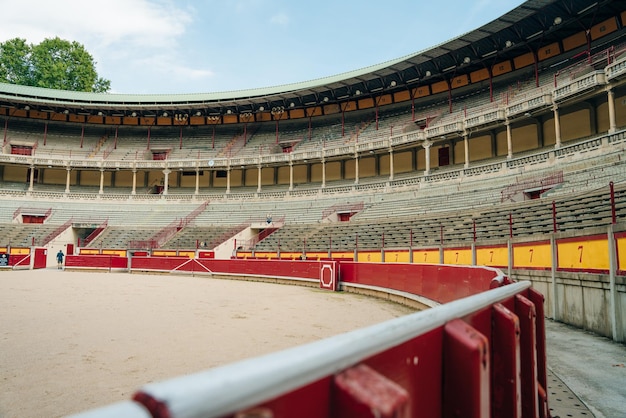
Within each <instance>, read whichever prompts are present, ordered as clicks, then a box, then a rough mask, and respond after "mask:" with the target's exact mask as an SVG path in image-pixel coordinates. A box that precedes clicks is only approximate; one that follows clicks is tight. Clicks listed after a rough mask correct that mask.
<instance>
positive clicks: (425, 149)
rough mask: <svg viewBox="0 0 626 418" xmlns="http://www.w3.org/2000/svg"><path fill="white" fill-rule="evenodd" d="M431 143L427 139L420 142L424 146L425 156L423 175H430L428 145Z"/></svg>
mask: <svg viewBox="0 0 626 418" xmlns="http://www.w3.org/2000/svg"><path fill="white" fill-rule="evenodd" d="M432 145H433V144H432V142H430V141H428V140H427V139H426V140H424V143H422V147H424V151H425V157H426V169H425V170H424V175H425V176H429V175H430V147H431V146H432Z"/></svg>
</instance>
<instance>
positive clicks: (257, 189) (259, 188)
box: [256, 164, 262, 193]
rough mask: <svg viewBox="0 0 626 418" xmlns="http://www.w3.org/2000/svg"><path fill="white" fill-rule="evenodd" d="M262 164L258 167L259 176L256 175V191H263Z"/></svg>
mask: <svg viewBox="0 0 626 418" xmlns="http://www.w3.org/2000/svg"><path fill="white" fill-rule="evenodd" d="M261 169H262V167H261V165H260V164H259V166H258V167H257V176H256V192H257V193H261Z"/></svg>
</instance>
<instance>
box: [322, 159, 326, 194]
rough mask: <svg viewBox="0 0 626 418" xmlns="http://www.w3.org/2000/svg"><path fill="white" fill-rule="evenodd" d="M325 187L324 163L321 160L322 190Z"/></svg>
mask: <svg viewBox="0 0 626 418" xmlns="http://www.w3.org/2000/svg"><path fill="white" fill-rule="evenodd" d="M324 187H326V161H325V160H324V159H322V189H323V188H324Z"/></svg>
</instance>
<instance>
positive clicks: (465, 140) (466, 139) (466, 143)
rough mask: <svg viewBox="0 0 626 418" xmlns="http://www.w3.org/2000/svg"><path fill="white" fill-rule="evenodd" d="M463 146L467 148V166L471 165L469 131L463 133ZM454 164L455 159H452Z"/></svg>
mask: <svg viewBox="0 0 626 418" xmlns="http://www.w3.org/2000/svg"><path fill="white" fill-rule="evenodd" d="M463 147H464V148H465V166H464V167H465V168H467V167H469V135H468V134H467V132H465V133H463ZM452 163H453V164H454V160H453V161H452Z"/></svg>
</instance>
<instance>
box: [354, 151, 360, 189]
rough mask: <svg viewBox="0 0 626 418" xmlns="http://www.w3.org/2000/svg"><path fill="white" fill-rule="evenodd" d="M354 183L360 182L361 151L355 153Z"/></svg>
mask: <svg viewBox="0 0 626 418" xmlns="http://www.w3.org/2000/svg"><path fill="white" fill-rule="evenodd" d="M354 184H359V153H358V152H355V153H354Z"/></svg>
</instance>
